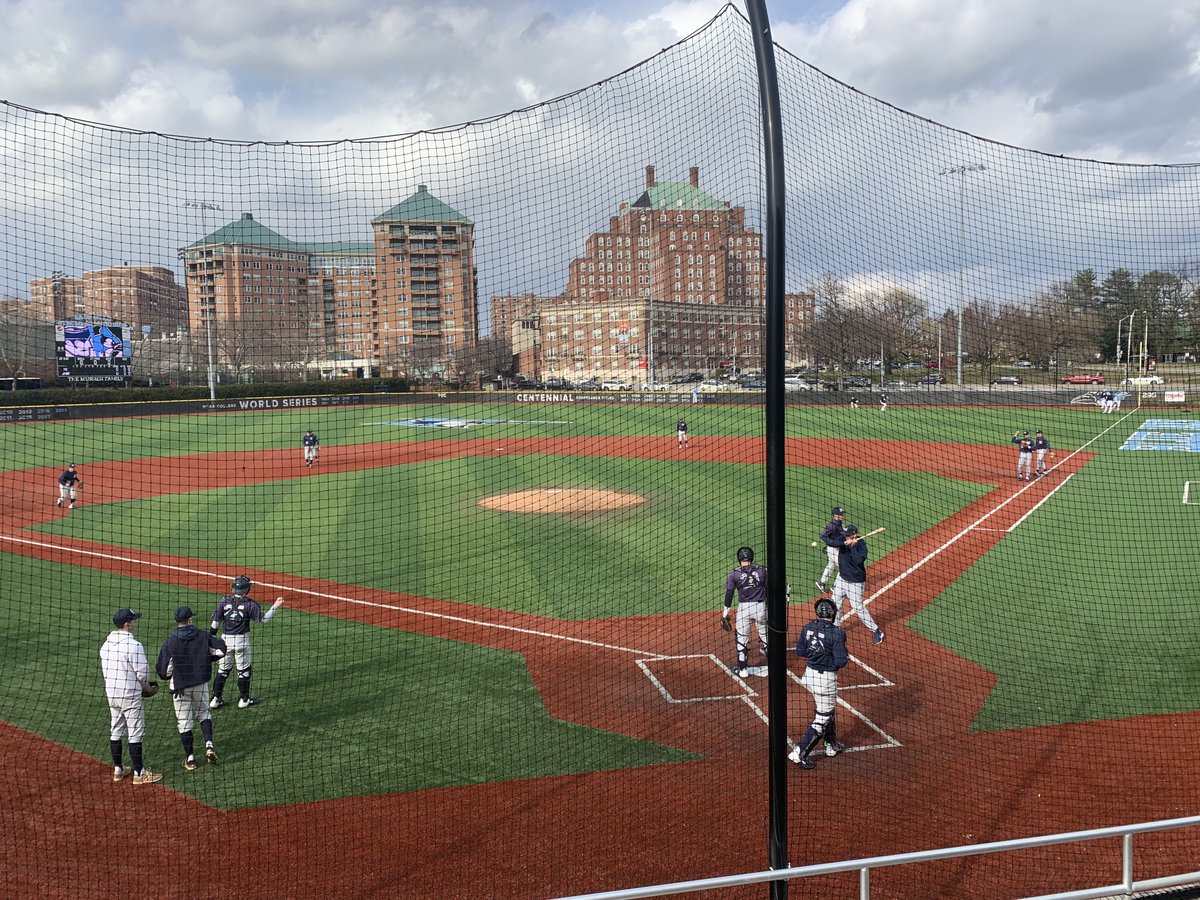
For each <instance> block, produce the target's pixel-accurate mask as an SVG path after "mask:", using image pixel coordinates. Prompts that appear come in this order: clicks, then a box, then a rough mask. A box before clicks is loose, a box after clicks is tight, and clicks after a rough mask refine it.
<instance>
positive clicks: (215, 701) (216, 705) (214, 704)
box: [208, 697, 225, 709]
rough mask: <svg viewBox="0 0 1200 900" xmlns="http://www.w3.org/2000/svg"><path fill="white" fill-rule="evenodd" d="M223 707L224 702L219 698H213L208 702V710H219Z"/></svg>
mask: <svg viewBox="0 0 1200 900" xmlns="http://www.w3.org/2000/svg"><path fill="white" fill-rule="evenodd" d="M224 705H225V701H224V700H223V699H222V698H220V697H213V698H212V699H211V700H209V701H208V708H209V709H220V708H221V707H222V706H224Z"/></svg>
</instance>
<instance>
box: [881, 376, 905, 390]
mask: <svg viewBox="0 0 1200 900" xmlns="http://www.w3.org/2000/svg"><path fill="white" fill-rule="evenodd" d="M883 386H884V387H885V388H887V389H888V390H889V391H902V390H904V389H905V388H906V387H911V385H910V384H909V383H908V382H907V381H905V380H904V379H903V378H894V379H892V380H891V381H885V382H884V383H883Z"/></svg>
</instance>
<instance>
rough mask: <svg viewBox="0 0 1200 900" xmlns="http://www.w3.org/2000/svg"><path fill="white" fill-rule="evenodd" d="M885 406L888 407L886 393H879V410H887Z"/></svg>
mask: <svg viewBox="0 0 1200 900" xmlns="http://www.w3.org/2000/svg"><path fill="white" fill-rule="evenodd" d="M887 407H888V395H887V394H880V395H879V411H880V412H887Z"/></svg>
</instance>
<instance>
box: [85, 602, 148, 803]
mask: <svg viewBox="0 0 1200 900" xmlns="http://www.w3.org/2000/svg"><path fill="white" fill-rule="evenodd" d="M141 617H142V614H141V613H140V612H134V611H133V610H132V609H129V607H126V606H123V607H121V608H120V609H118V610H117V611H116V612H115V613H113V617H112V622H113V625H115V626H116V628H115V629H114V630H113V631H111V632H110V633H109V635H108V638H107V639H106V640H105V641H104V644H103V645H102V646H101V647H100V669H101V671H103V673H104V693H105V694H107V695H108V711H109V715H110V718H111V727H110V729H109V749H110V750H111V752H112V761H113V776H112V778H113V781H121V779H123V778H124V777H125V776H126V775H128V774H129V772H133V783H134V784H154V783H155V782H156V781H162V775H159V774H156V773H155V772H151V771H150V770H149V769H147V768H146V767H145V766H143V765H142V739H143V738H144V737H145V736H146V710H145V708H144V706H143V704H142V698H143V694H145V695H147V696H152V691H153V690H154V689H157V687H158V686H157V685H156V684H155V683H154V682H153V681H151V680H150V663H149V661H147V659H146V651H145V649H144V648H143V647H142V644H141V642H140V641H139V640H138V639H137V638H135V637H134V636H133V630H134V628H135V627H136V626H137V622H138V619H140V618H141ZM151 685H154V688H152V687H151ZM125 737H128V738H129V760H130V762H131V764H132V765H131V767H130V768H129V769H128V770H127V769H126V768H125V764H124V757H123V755H122V749H121V740H122V738H125Z"/></svg>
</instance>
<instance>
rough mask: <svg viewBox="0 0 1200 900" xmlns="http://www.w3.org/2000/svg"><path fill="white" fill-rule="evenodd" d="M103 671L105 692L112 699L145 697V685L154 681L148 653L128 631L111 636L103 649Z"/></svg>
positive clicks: (111, 634) (101, 658)
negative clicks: (143, 685) (142, 695)
mask: <svg viewBox="0 0 1200 900" xmlns="http://www.w3.org/2000/svg"><path fill="white" fill-rule="evenodd" d="M100 668H101V670H102V671H103V672H104V692H105V693H106V694H107V695H108V699H109V700H129V699H132V698H133V697H138V696H141V693H142V682H144V681H147V680H149V678H150V663H149V661H148V660H147V659H146V650H145V648H143V647H142V645H141V643H140V642H139V641H138V639H137V638H135V637H134V636H133V635H132V634H130V633H129V632H128V631H114V632H111V633H110V634H109V636H108V639H107V640H106V641H105V642H104V644H103V646H101V647H100Z"/></svg>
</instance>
